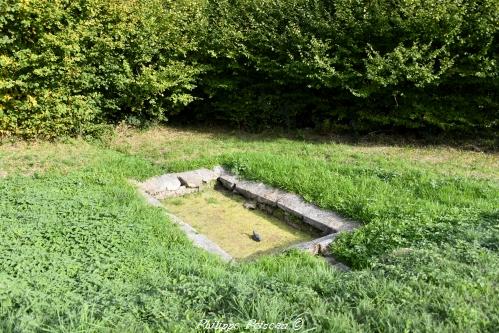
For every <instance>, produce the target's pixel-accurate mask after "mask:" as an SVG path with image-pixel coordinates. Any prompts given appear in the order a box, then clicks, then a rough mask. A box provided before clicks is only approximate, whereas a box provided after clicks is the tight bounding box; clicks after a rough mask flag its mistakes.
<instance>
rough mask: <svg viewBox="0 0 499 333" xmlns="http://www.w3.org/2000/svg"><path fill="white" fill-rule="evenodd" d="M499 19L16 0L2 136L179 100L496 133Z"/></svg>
mask: <svg viewBox="0 0 499 333" xmlns="http://www.w3.org/2000/svg"><path fill="white" fill-rule="evenodd" d="M498 22H499V7H498V6H497V1H496V0H442V1H438V2H435V1H432V0H395V1H372V0H336V1H324V0H307V1H305V0H276V1H268V0H251V1H250V0H238V1H234V0H220V1H213V0H181V1H173V0H152V1H146V0H127V1H123V0H121V1H119V0H103V1H98V0H84V1H78V2H74V1H68V0H60V1H48V0H33V1H20V0H6V1H3V2H2V3H1V4H0V31H1V34H2V38H1V39H0V66H1V69H0V131H1V132H0V133H4V134H17V135H23V136H49V137H50V136H56V135H61V134H70V135H76V134H79V133H88V132H92V131H94V130H95V129H96V128H95V124H100V123H103V122H106V121H117V120H121V119H128V120H129V121H130V122H131V123H134V124H140V123H142V122H143V121H150V120H153V121H162V120H165V119H166V118H167V117H168V116H169V115H174V114H176V113H178V112H179V111H180V110H184V113H183V116H184V117H186V118H189V119H202V120H206V119H218V120H222V121H225V122H232V123H236V124H239V125H240V126H245V127H263V126H274V125H280V126H285V127H297V126H299V127H303V126H316V127H321V128H323V129H325V130H329V129H330V128H332V127H335V126H336V127H338V126H339V127H343V128H352V127H353V128H354V129H355V130H370V129H372V128H376V129H380V128H381V129H382V128H389V127H393V126H395V127H399V128H423V129H434V128H437V129H441V130H446V131H449V130H460V131H461V130H467V131H474V130H484V129H489V130H493V129H494V128H497V126H498V121H497V119H498V110H499V101H498V98H497V96H496V95H497V91H498V90H499V77H498V73H499V70H498V66H499V65H498V61H499V59H498V54H499V52H498V47H497V45H498V44H499V41H498V35H499V33H498V31H499V29H498ZM192 102H194V103H192ZM187 105H189V107H188V108H187V109H186V108H185V106H187Z"/></svg>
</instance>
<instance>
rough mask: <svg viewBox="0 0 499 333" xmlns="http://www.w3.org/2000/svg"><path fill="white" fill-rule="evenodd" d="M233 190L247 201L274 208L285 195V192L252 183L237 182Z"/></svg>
mask: <svg viewBox="0 0 499 333" xmlns="http://www.w3.org/2000/svg"><path fill="white" fill-rule="evenodd" d="M235 190H236V192H238V193H240V194H241V195H242V196H244V197H246V198H248V199H252V200H256V201H257V202H259V203H263V204H266V205H269V206H274V207H275V206H277V201H278V200H279V199H280V198H281V197H283V196H284V195H286V192H283V191H281V190H278V189H275V188H272V187H270V186H267V185H265V184H263V183H257V182H252V181H240V182H238V183H237V184H236V187H235Z"/></svg>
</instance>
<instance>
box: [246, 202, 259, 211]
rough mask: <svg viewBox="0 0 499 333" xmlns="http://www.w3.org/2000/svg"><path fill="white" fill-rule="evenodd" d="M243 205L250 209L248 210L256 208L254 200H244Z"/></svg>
mask: <svg viewBox="0 0 499 333" xmlns="http://www.w3.org/2000/svg"><path fill="white" fill-rule="evenodd" d="M243 207H244V208H246V209H250V210H253V209H256V202H254V201H246V202H245V203H244V204H243Z"/></svg>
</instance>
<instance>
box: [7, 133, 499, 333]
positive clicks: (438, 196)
mask: <svg viewBox="0 0 499 333" xmlns="http://www.w3.org/2000/svg"><path fill="white" fill-rule="evenodd" d="M62 152H64V154H63V153H62ZM218 163H224V164H225V165H227V166H228V167H231V168H233V169H234V170H236V171H238V172H240V173H241V174H244V175H245V176H246V177H249V178H255V179H259V180H263V181H266V182H268V183H271V184H273V185H276V186H279V187H282V188H285V189H288V190H293V191H295V192H297V193H299V194H301V195H303V196H304V197H305V198H307V199H308V200H313V201H315V202H317V203H318V204H319V205H321V206H323V207H327V208H334V209H338V210H339V211H341V212H342V213H343V214H345V215H348V216H351V217H355V218H357V219H359V220H360V221H361V222H363V223H364V226H363V227H362V228H361V229H359V230H358V231H357V232H355V233H354V234H352V235H345V236H343V237H341V238H340V239H339V241H338V243H336V244H335V246H334V248H333V250H334V251H335V253H336V254H337V255H340V256H341V257H342V258H343V259H344V260H346V261H347V262H348V263H350V264H352V265H353V266H355V267H356V269H354V270H353V271H352V272H350V273H339V272H336V271H335V270H333V269H332V268H330V267H328V266H327V265H325V264H324V263H322V262H321V261H320V260H319V259H316V258H313V257H310V256H307V255H302V254H299V253H288V254H286V255H280V256H270V257H266V258H262V259H259V260H257V261H255V262H251V263H244V264H240V265H227V264H224V263H222V262H220V261H219V260H218V259H217V258H214V257H212V256H210V255H208V254H206V253H204V252H203V251H201V250H198V249H196V248H195V247H193V246H192V245H191V244H190V243H189V242H188V241H187V240H186V238H185V236H184V235H183V234H182V232H181V231H180V230H179V229H178V228H176V227H174V226H173V225H172V224H171V223H170V222H169V221H168V220H167V219H166V217H165V216H164V215H163V214H162V213H161V210H159V209H156V208H152V207H148V206H147V205H146V204H145V202H144V201H143V200H142V199H141V198H140V196H138V195H137V194H136V192H135V190H134V189H133V187H132V186H131V185H130V184H129V182H128V179H129V178H135V179H144V178H146V177H149V176H152V175H157V174H160V173H162V172H164V171H174V170H187V169H192V168H195V167H200V166H206V167H209V166H212V165H214V164H218ZM498 170H499V168H498V158H497V155H494V154H484V153H477V152H465V151H459V150H456V149H450V148H445V147H412V146H400V147H394V146H389V145H380V144H378V145H367V144H359V145H350V144H343V143H337V142H335V141H330V140H312V139H310V138H308V136H307V135H306V134H304V135H303V136H302V137H301V138H299V139H289V138H285V137H276V136H262V135H248V134H244V133H228V132H224V131H219V130H217V131H214V132H208V131H202V130H201V131H195V130H184V131H182V130H173V129H168V128H156V129H153V130H150V131H147V132H136V131H130V130H125V131H122V132H121V134H120V135H118V136H116V137H115V138H113V139H112V140H110V141H109V142H107V143H106V144H89V143H85V142H83V141H80V140H75V141H70V142H68V143H57V144H48V143H38V144H32V145H29V144H26V143H14V144H4V145H3V146H0V177H3V178H0V272H1V273H0V330H4V331H21V330H24V331H42V330H46V331H76V330H81V331H117V332H123V331H138V332H142V331H147V330H151V331H185V332H192V331H193V330H196V329H199V327H197V325H198V323H199V321H200V320H201V319H203V318H204V319H209V320H212V322H213V321H216V320H220V321H225V322H235V323H242V325H246V322H247V321H248V320H250V319H256V320H260V321H264V322H285V323H290V322H292V321H293V320H294V319H295V318H299V317H301V318H303V319H304V323H305V326H304V329H315V330H316V331H324V332H365V331H375V332H403V331H410V332H494V331H495V330H496V328H497V327H498V325H499V313H498V312H497V309H498V308H499V298H498V296H497V295H499V293H498V292H497V285H498V282H499V281H498V277H499V253H498V250H499V247H498V244H499V241H498V239H497V235H498V234H499V233H498V231H499V230H498V225H499V223H498V222H499V216H498V213H499V212H498V210H497V207H499V202H498V201H499V199H498V198H499V174H498Z"/></svg>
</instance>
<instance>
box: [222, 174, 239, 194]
mask: <svg viewBox="0 0 499 333" xmlns="http://www.w3.org/2000/svg"><path fill="white" fill-rule="evenodd" d="M218 181H219V182H220V183H221V184H222V185H223V186H224V187H225V188H226V189H228V190H230V191H232V190H234V187H235V186H236V184H237V183H238V181H239V180H238V179H237V177H236V176H233V175H229V174H224V175H220V177H218Z"/></svg>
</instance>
